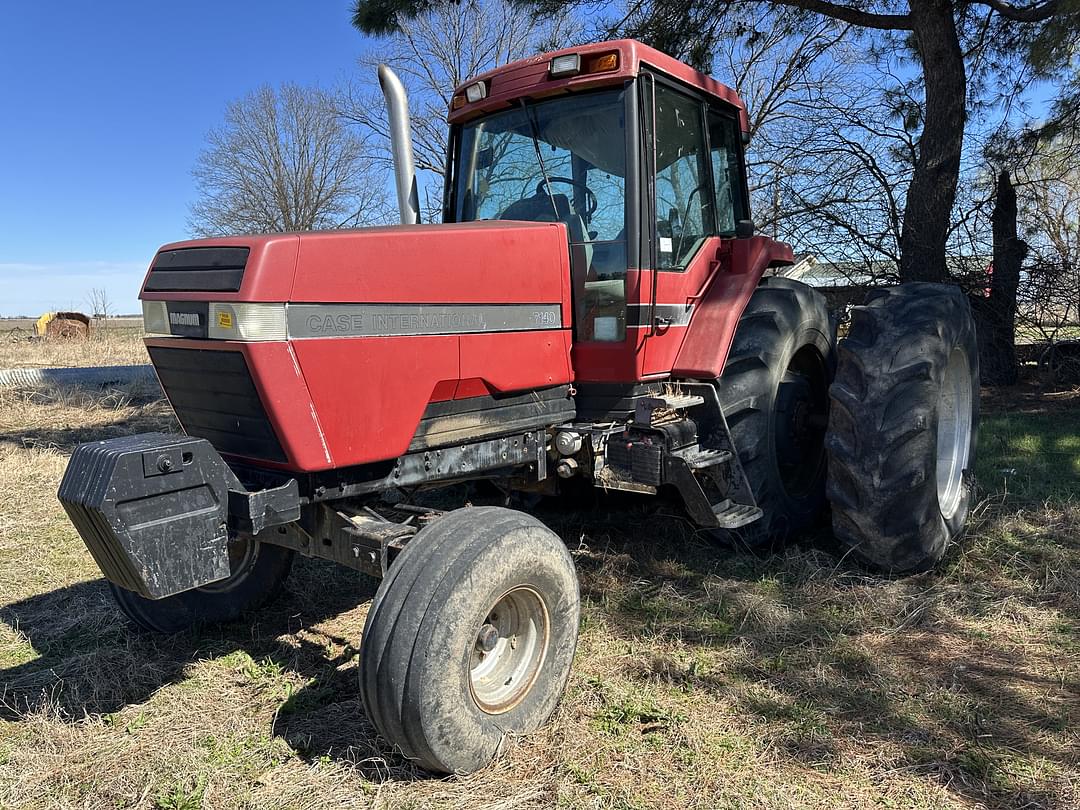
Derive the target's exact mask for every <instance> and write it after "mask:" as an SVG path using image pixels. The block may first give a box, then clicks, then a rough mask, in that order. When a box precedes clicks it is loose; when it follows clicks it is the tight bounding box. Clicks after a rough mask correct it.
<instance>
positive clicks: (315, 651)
mask: <svg viewBox="0 0 1080 810" xmlns="http://www.w3.org/2000/svg"><path fill="white" fill-rule="evenodd" d="M376 586H377V583H376V582H375V581H374V580H372V579H370V578H369V577H365V576H363V575H361V574H358V573H355V572H352V571H348V570H346V569H343V568H340V567H338V566H335V565H333V564H331V563H326V562H323V561H315V560H302V559H298V560H297V563H296V565H295V566H294V569H293V573H292V576H291V577H290V580H289V582H288V583H287V585H286V589H285V591H284V592H283V594H282V595H281V597H280V598H279V599H278V600H277V601H276V602H275V603H273V604H271V605H269V606H267V607H266V608H264V609H263V610H261V611H259V612H258V613H255V614H251V615H250V616H247V617H245V618H244V619H242V620H240V621H237V622H235V623H231V624H227V625H220V626H204V627H197V628H194V629H192V630H191V631H188V632H183V633H177V634H174V635H171V636H161V635H156V634H153V633H148V632H144V631H142V630H140V629H138V628H136V627H135V626H134V625H132V624H131V623H130V622H128V621H127V620H126V619H125V618H124V617H123V616H122V614H121V613H120V611H119V608H118V607H117V606H116V605H115V603H114V602H113V599H112V596H111V594H110V593H109V589H108V587H107V585H106V583H105V581H104V580H93V581H88V582H81V583H78V584H76V585H72V586H69V587H65V588H60V589H58V590H55V591H51V592H49V593H44V594H40V595H37V596H32V597H30V598H28V599H24V600H22V601H19V602H15V603H13V604H9V605H5V606H3V607H0V621H3V622H4V623H6V624H8V625H9V626H10V627H12V628H14V629H15V630H16V631H17V632H18V633H19V634H21V635H22V636H23V637H24V638H25V640H26V641H27V642H29V644H30V646H31V647H32V648H33V652H34V653H35V657H33V658H32V659H30V660H26V661H23V662H14V663H11V664H10V665H9V666H7V667H5V668H2V669H0V718H3V719H6V720H15V721H17V720H20V719H22V718H25V717H27V716H28V715H31V714H34V713H36V712H39V711H42V710H45V711H48V712H50V713H56V714H59V715H60V716H61V717H66V718H69V719H73V720H77V719H79V718H82V717H84V716H87V715H91V716H92V715H107V714H110V713H112V712H116V711H118V710H120V709H122V708H124V707H125V706H128V705H132V704H138V703H142V702H143V701H145V700H147V699H148V698H149V697H150V696H151V695H153V694H154V693H155V692H156V691H157V690H159V689H160V688H162V687H163V686H166V685H169V684H175V683H181V682H183V681H184V680H186V678H187V672H188V669H189V667H190V666H192V665H193V664H195V663H197V662H199V661H202V660H205V659H221V658H224V657H226V656H229V655H231V654H233V653H237V652H243V653H246V654H247V656H250V661H248V664H247V666H248V667H249V668H252V669H254V670H257V671H274V672H282V671H287V672H290V673H295V675H297V676H298V677H299V679H300V680H301V681H302V683H303V686H302V687H301V688H300V689H298V690H296V691H295V692H294V693H292V694H291V695H290V696H289V697H288V698H287V699H286V700H285V701H284V702H283V703H282V705H281V706H280V708H279V710H278V712H277V714H276V717H275V722H274V728H273V733H275V734H278V735H280V736H282V737H283V738H284V739H285V740H286V741H288V742H289V744H290V745H291V746H292V747H293V748H294V749H295V750H297V752H298V753H299V754H300V755H301V756H304V757H310V758H312V759H316V758H320V757H323V756H328V755H330V756H340V755H344V754H345V753H346V752H348V757H349V758H350V759H352V760H354V761H358V762H359V761H362V760H364V759H365V758H366V757H378V758H386V759H391V760H393V759H394V757H393V755H392V754H390V753H389V752H388V751H387V746H386V745H385V743H383V742H382V741H381V740H378V739H377V738H376V734H375V731H374V729H373V728H372V727H371V726H370V725H369V724H368V723H367V720H366V718H365V717H364V714H363V710H362V708H361V705H360V700H359V690H358V685H357V676H356V667H355V657H356V643H357V641H358V640H359V637H360V631H361V629H362V628H361V627H359V626H357V627H349V628H348V631H347V635H348V636H349V637H348V638H345V637H343V636H344V635H345V634H342V633H339V632H338V631H336V630H335V629H334V628H333V625H332V620H334V619H335V618H336V617H338V616H339V615H340V614H342V613H345V612H347V611H350V610H352V609H354V608H356V607H357V606H358V605H360V604H362V603H363V602H365V601H367V600H369V599H370V598H371V597H372V596H373V595H374V592H375V588H376ZM324 622H325V623H326V624H327V625H329V627H327V626H322V623H324ZM333 650H339V651H340V652H336V653H335V652H333ZM242 660H244V661H247V660H248V659H246V658H245V659H242ZM395 765H396V766H398V768H397V770H396V772H397V773H398V774H400V773H401V770H400V768H401V767H405V768H411V766H409V765H408V764H407V763H405V762H404V761H401V762H400V763H398V762H395ZM362 769H363V768H362ZM385 770H386V768H385V766H384V767H383V768H382V771H384V772H385ZM377 771H378V769H374V770H373V772H372V773H371V774H366V775H368V776H369V778H375V777H376V776H377V775H378V773H377Z"/></svg>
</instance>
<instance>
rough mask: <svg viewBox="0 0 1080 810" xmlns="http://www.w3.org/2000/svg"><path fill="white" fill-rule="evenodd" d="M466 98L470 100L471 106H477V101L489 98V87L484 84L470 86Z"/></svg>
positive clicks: (478, 83) (466, 91)
mask: <svg viewBox="0 0 1080 810" xmlns="http://www.w3.org/2000/svg"><path fill="white" fill-rule="evenodd" d="M465 98H467V99H468V100H469V103H470V104H475V103H476V102H477V101H480V100H481V99H485V98H487V85H486V84H484V83H483V82H476V83H475V84H470V85H469V86H468V87H466V88H465Z"/></svg>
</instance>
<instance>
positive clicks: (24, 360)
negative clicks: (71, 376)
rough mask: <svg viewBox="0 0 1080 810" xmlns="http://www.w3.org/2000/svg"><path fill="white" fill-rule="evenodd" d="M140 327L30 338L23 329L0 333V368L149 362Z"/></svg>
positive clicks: (113, 328) (102, 329)
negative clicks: (68, 336)
mask: <svg viewBox="0 0 1080 810" xmlns="http://www.w3.org/2000/svg"><path fill="white" fill-rule="evenodd" d="M142 337H143V331H142V328H141V327H139V328H131V327H117V326H110V327H109V328H102V327H100V326H98V327H96V328H95V329H94V331H93V332H92V333H91V335H90V337H89V338H87V339H85V340H79V339H70V340H62V339H56V338H53V339H50V340H36V339H31V338H30V337H29V336H28V334H27V333H25V332H21V331H20V332H10V333H8V332H0V368H61V367H62V368H75V367H83V366H131V365H138V364H141V363H148V362H150V361H149V360H148V359H147V356H146V347H145V346H143V342H142Z"/></svg>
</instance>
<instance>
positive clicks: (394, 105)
mask: <svg viewBox="0 0 1080 810" xmlns="http://www.w3.org/2000/svg"><path fill="white" fill-rule="evenodd" d="M379 86H380V87H382V91H383V95H384V96H385V97H386V111H387V114H388V117H389V120H390V152H391V154H392V155H393V157H394V182H395V184H396V185H397V199H398V210H399V211H400V212H401V224H402V225H415V224H416V223H417V222H419V221H420V199H419V196H418V194H417V191H416V167H415V166H414V164H413V150H412V131H411V130H410V128H409V99H408V97H407V96H406V95H405V87H404V85H402V83H401V79H399V78H398V77H397V74H396V73H394V71H392V70H391V69H390V68H389V67H388V66H387V65H379Z"/></svg>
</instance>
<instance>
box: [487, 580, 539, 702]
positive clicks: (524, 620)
mask: <svg viewBox="0 0 1080 810" xmlns="http://www.w3.org/2000/svg"><path fill="white" fill-rule="evenodd" d="M550 637H551V620H550V617H549V614H548V608H547V604H546V603H545V602H544V598H543V597H542V596H541V595H540V594H539V592H537V591H536V590H535V589H533V588H530V587H528V586H520V587H517V588H511V589H510V590H509V591H507V592H506V593H504V594H503V595H502V596H500V597H499V598H498V599H497V600H496V602H495V604H494V605H493V606H492V608H491V610H489V611H488V612H487V614H486V615H485V617H484V620H483V621H482V622H481V624H480V627H479V628H478V629H477V632H476V637H475V641H474V642H473V647H472V650H471V651H470V656H469V691H470V692H471V693H472V697H473V700H474V701H475V702H476V705H477V706H478V707H479V708H480V710H481V711H483V712H485V713H487V714H502V713H504V712H508V711H510V710H511V709H512V708H514V707H515V706H517V705H518V704H519V703H520V702H521V701H522V700H523V699H524V698H525V696H526V695H527V694H528V692H529V690H530V689H531V688H532V685H533V683H535V681H536V677H537V675H539V673H540V669H541V667H542V666H543V664H544V659H545V658H546V657H547V648H548V644H549V641H550Z"/></svg>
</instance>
